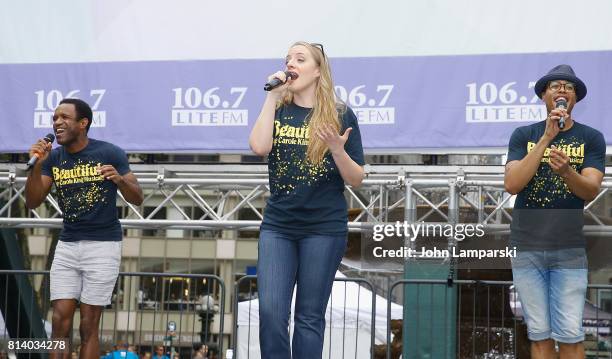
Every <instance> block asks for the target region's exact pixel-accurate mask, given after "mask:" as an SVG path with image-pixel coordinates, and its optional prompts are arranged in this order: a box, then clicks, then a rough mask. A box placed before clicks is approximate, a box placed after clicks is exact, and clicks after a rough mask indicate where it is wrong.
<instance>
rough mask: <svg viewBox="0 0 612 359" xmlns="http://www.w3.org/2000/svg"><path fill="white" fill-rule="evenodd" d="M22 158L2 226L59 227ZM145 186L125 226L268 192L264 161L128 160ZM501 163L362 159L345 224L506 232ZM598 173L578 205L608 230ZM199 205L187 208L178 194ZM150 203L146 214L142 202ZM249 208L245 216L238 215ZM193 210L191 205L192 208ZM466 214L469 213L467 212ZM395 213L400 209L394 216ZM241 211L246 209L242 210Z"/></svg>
mask: <svg viewBox="0 0 612 359" xmlns="http://www.w3.org/2000/svg"><path fill="white" fill-rule="evenodd" d="M23 167H24V165H23V164H0V203H2V207H1V208H0V226H1V227H9V228H37V227H39V228H59V227H61V221H62V219H61V215H62V214H61V210H60V208H59V205H58V200H57V198H56V197H55V195H54V192H52V193H51V194H50V195H49V196H48V197H47V199H46V201H45V205H42V206H40V207H39V208H38V209H34V210H26V209H25V196H24V190H25V181H26V174H25V172H24V170H23ZM131 167H132V171H133V172H134V173H135V174H136V176H137V177H138V180H139V182H140V184H141V186H142V187H143V190H144V192H145V202H144V203H143V205H142V206H133V205H131V204H129V203H127V202H126V201H125V199H124V198H123V197H122V196H121V195H120V194H119V196H118V202H117V205H118V206H122V207H126V211H124V215H123V218H122V219H121V222H122V225H123V227H124V228H140V229H151V228H156V229H191V230H193V229H197V230H202V229H209V230H221V229H230V230H253V229H257V228H258V226H259V223H260V220H261V219H262V218H263V215H262V208H263V207H264V204H265V199H266V198H267V196H268V195H269V188H268V179H267V167H266V166H265V165H248V164H215V165H199V164H189V165H179V164H163V165H162V164H159V165H146V164H132V166H131ZM503 171H504V168H503V166H450V165H449V166H419V165H408V166H401V165H367V166H366V174H367V177H366V179H365V180H364V181H363V184H362V186H361V187H359V188H351V187H349V186H347V188H346V195H347V200H348V203H349V208H350V209H351V210H350V213H351V220H350V223H349V229H350V230H351V231H358V232H360V231H367V230H369V229H371V228H372V227H373V226H374V225H377V224H389V223H393V222H395V221H397V220H405V221H407V222H408V223H414V222H428V223H429V222H432V223H435V222H440V223H451V224H457V223H473V224H482V225H483V226H484V228H485V231H487V232H488V233H507V231H508V229H509V224H508V223H509V222H510V220H511V218H512V213H511V210H509V209H510V208H511V201H512V196H510V195H508V194H507V193H505V191H504V185H503ZM606 172H607V173H608V175H607V176H606V177H605V178H604V183H603V185H602V190H601V192H600V193H599V195H598V196H597V198H596V199H595V200H594V201H592V202H590V203H589V204H588V205H587V206H586V207H585V209H584V211H585V215H586V216H587V218H591V219H592V221H591V222H592V223H594V224H590V225H587V226H585V232H586V233H589V232H590V233H591V234H599V235H602V234H608V235H610V234H612V225H610V224H608V223H605V220H602V218H601V216H598V215H596V213H595V212H594V211H593V209H594V208H595V206H596V205H597V204H598V203H601V202H604V201H605V198H606V193H607V192H608V191H609V190H610V188H612V177H611V176H609V173H610V169H608V170H607V171H606ZM185 201H188V202H190V203H191V205H192V206H193V207H196V208H199V209H200V211H198V215H197V216H196V215H194V214H193V213H186V212H185V211H184V210H183V208H184V206H181V205H180V204H179V202H181V203H185ZM145 206H149V209H150V208H151V207H153V210H152V211H150V210H149V211H148V212H147V213H146V214H145V211H144V210H143V208H144V207H145ZM164 207H166V208H173V209H174V210H175V211H176V213H178V214H179V217H180V218H174V219H155V215H156V213H157V212H159V211H160V210H161V209H162V208H164ZM244 209H247V212H248V216H247V217H249V218H250V219H240V218H239V216H238V212H239V211H241V210H244ZM194 213H195V212H194ZM466 213H467V214H469V215H466ZM398 216H399V217H398ZM243 217H244V216H243Z"/></svg>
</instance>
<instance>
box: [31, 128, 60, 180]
mask: <svg viewBox="0 0 612 359" xmlns="http://www.w3.org/2000/svg"><path fill="white" fill-rule="evenodd" d="M43 139H44V140H45V141H47V143H53V141H54V140H55V135H54V134H52V133H47V135H46V136H45V138H43ZM37 161H38V156H37V155H36V154H35V155H34V156H32V158H30V160H29V161H28V165H27V167H26V171H29V170H31V169H32V167H34V165H35V164H36V162H37Z"/></svg>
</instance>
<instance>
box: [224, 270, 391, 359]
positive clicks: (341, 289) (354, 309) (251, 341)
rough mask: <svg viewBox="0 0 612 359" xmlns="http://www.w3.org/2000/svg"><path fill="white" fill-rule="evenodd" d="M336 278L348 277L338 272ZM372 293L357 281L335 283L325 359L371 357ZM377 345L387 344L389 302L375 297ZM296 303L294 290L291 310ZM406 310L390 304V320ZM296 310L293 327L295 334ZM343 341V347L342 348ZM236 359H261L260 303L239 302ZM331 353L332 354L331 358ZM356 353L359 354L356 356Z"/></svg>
mask: <svg viewBox="0 0 612 359" xmlns="http://www.w3.org/2000/svg"><path fill="white" fill-rule="evenodd" d="M336 278H346V276H345V275H344V274H342V273H340V272H336ZM372 294H373V293H372V292H371V291H370V290H368V289H366V288H364V287H361V286H360V285H359V284H358V283H356V282H342V281H335V282H334V286H333V288H332V294H331V297H330V300H329V302H328V304H327V310H326V312H325V343H324V346H323V358H330V357H334V358H341V357H348V358H362V357H363V358H369V357H370V335H371V333H372ZM375 298H376V299H375V302H376V313H375V331H374V336H375V343H376V344H380V343H384V342H386V341H387V334H386V333H387V300H386V299H385V298H383V297H381V296H379V295H376V296H375ZM294 304H295V289H294V293H293V301H292V307H293V306H294ZM402 316H403V307H402V306H401V305H398V304H395V303H392V304H391V319H402ZM293 325H294V322H293V311H292V315H291V318H290V328H291V333H290V334H293ZM343 342H344V345H342V344H343ZM236 349H237V353H236V354H237V358H247V356H248V357H249V358H253V359H259V358H260V357H261V356H260V352H259V300H258V299H253V300H249V301H245V302H241V303H238V338H237V348H236ZM330 353H331V355H330ZM355 353H357V355H355Z"/></svg>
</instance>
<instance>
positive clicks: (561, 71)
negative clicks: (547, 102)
mask: <svg viewBox="0 0 612 359" xmlns="http://www.w3.org/2000/svg"><path fill="white" fill-rule="evenodd" d="M554 80H565V81H569V82H571V83H573V84H574V85H576V102H578V101H580V100H582V99H583V98H584V96H586V94H587V88H586V85H585V84H584V82H582V80H581V79H579V78H578V77H576V74H575V73H574V69H572V67H571V66H570V65H557V66H555V67H553V68H552V69H551V70H550V71H548V73H547V74H546V75H544V76H542V78H541V79H539V80H538V82H536V84H535V87H534V88H533V89H534V91H535V93H536V95H538V97H539V98H542V93H543V92H544V90H545V89H546V85H547V84H548V83H549V82H550V81H554Z"/></svg>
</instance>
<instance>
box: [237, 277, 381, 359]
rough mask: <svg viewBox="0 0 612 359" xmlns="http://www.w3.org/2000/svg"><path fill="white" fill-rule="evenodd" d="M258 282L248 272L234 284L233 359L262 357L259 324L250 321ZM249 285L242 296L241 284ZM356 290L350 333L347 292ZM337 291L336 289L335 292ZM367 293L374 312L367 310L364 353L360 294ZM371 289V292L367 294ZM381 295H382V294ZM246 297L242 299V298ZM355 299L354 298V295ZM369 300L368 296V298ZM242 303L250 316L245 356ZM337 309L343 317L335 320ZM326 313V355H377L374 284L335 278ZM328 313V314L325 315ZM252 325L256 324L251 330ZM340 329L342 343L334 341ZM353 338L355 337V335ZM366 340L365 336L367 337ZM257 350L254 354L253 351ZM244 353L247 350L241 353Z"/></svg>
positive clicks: (349, 356) (350, 356)
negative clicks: (367, 323) (241, 324)
mask: <svg viewBox="0 0 612 359" xmlns="http://www.w3.org/2000/svg"><path fill="white" fill-rule="evenodd" d="M256 282H257V276H255V275H246V276H243V277H242V278H240V279H239V280H238V281H236V285H235V291H234V302H233V303H234V326H233V328H234V331H233V333H234V335H233V344H232V348H233V350H234V358H236V359H254V357H256V358H259V355H260V352H259V350H258V348H259V344H258V343H259V337H258V336H257V335H256V334H254V333H253V331H258V323H252V320H251V311H254V310H257V309H256V308H254V306H255V305H254V299H256V298H258V296H257V291H256ZM245 283H246V284H247V286H248V291H246V292H243V293H242V298H240V296H241V294H240V288H241V286H244V284H245ZM338 285H340V286H341V287H340V288H339V287H338ZM349 285H352V286H351V287H350V288H348V286H349ZM347 288H348V289H347ZM355 290H356V291H357V298H356V299H357V307H356V308H351V311H355V310H356V319H355V321H356V328H354V329H356V330H355V332H354V333H352V334H351V333H348V331H349V330H350V329H353V328H352V325H351V328H349V327H348V326H347V309H348V308H349V307H348V306H347V301H348V300H349V299H350V298H348V297H347V295H349V294H354V292H355ZM334 291H336V295H334ZM342 292H343V295H341V296H340V297H341V298H339V299H335V297H338V296H339V295H338V293H342ZM362 292H363V295H364V296H366V295H369V296H370V298H371V304H370V305H371V311H369V313H367V314H368V315H370V319H371V320H370V323H369V324H370V327H369V328H368V329H369V331H370V333H369V338H367V339H369V348H368V350H367V352H366V353H365V355H364V353H363V352H360V348H359V344H361V342H360V337H361V335H364V336H365V334H361V335H360V333H359V329H360V323H362V324H363V323H365V322H366V320H367V318H366V320H361V321H360V318H359V317H360V315H361V316H365V314H366V313H362V309H361V308H360V305H361V303H363V302H362V300H361V295H362ZM368 292H369V293H368ZM379 298H380V297H379ZM240 299H243V300H240ZM352 299H355V298H352ZM366 299H367V298H366ZM337 300H342V302H341V303H340V304H338V302H337ZM239 302H242V303H246V302H248V304H247V308H248V310H247V312H248V317H247V319H246V320H247V325H246V327H247V328H246V333H243V334H242V335H246V347H247V350H246V355H243V356H240V354H241V350H240V348H239V341H240V340H244V339H243V338H242V336H241V334H239V332H240V328H239V327H240V325H239V318H238V317H239V311H240V310H239ZM332 309H334V310H338V309H340V310H341V311H342V314H341V315H342V316H341V318H339V319H334V315H333V310H332ZM326 314H328V315H329V319H328V320H327V321H326V333H325V341H326V342H327V343H326V344H325V345H324V348H323V358H329V359H340V358H342V359H344V358H347V359H349V358H364V357H367V358H374V345H375V331H376V293H375V292H374V287H373V285H372V284H371V283H370V282H369V281H368V280H365V279H362V278H335V279H334V289H332V294H331V295H330V298H329V305H328V308H327V309H326ZM326 316H327V315H326ZM291 321H292V320H291V319H290V323H291ZM338 321H340V322H341V323H342V324H341V325H340V328H338V327H337V326H336V325H337V324H334V323H337V322H338ZM252 326H253V327H255V328H253V329H252ZM338 329H340V330H341V331H342V335H341V338H342V343H341V344H340V345H339V344H338V343H336V342H334V337H333V333H334V332H335V331H336V330H338ZM289 330H290V334H291V331H292V328H291V324H290V325H289ZM352 337H354V339H353V338H352ZM364 339H365V338H364ZM253 347H256V349H255V350H252V348H253ZM332 348H333V350H334V352H333V353H332ZM252 352H254V353H252ZM351 352H353V353H354V355H351ZM242 354H244V353H242Z"/></svg>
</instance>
